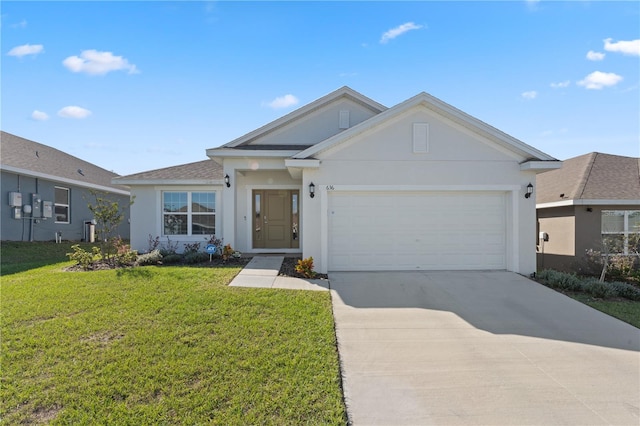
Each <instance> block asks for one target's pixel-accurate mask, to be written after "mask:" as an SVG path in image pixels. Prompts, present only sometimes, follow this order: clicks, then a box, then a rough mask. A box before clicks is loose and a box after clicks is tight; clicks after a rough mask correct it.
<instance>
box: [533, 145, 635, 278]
mask: <svg viewBox="0 0 640 426" xmlns="http://www.w3.org/2000/svg"><path fill="white" fill-rule="evenodd" d="M536 183H537V184H536V187H537V191H536V211H537V219H538V231H539V233H538V246H537V257H538V269H557V270H564V271H572V270H576V268H577V267H578V266H579V265H580V263H581V261H582V260H583V259H584V255H585V252H586V251H587V250H589V249H594V250H601V248H602V240H603V238H607V239H613V240H615V241H616V242H617V244H616V247H617V250H614V251H616V252H618V253H621V254H629V250H628V246H627V242H628V238H629V236H630V235H631V234H633V233H637V232H640V158H635V157H623V156H619V155H610V154H602V153H599V152H592V153H590V154H585V155H581V156H579V157H574V158H571V159H568V160H566V161H564V162H563V166H562V168H560V169H557V170H551V171H548V172H546V173H542V174H539V175H537V177H536ZM545 239H546V240H547V241H545Z"/></svg>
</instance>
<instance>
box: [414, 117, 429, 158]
mask: <svg viewBox="0 0 640 426" xmlns="http://www.w3.org/2000/svg"><path fill="white" fill-rule="evenodd" d="M427 152H429V123H413V153H414V154H426V153H427Z"/></svg>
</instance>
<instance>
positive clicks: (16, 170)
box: [0, 165, 131, 196]
mask: <svg viewBox="0 0 640 426" xmlns="http://www.w3.org/2000/svg"><path fill="white" fill-rule="evenodd" d="M0 170H2V171H7V172H11V173H16V174H19V175H23V176H31V177H34V178H40V179H46V180H50V181H53V182H59V183H66V184H69V185H75V186H80V187H83V188H90V189H96V190H98V191H104V192H110V193H113V194H120V195H127V196H128V195H131V192H130V191H127V190H125V189H120V188H114V187H112V186H106V185H98V184H95V183H89V182H83V181H80V180H75V179H69V178H63V177H60V176H54V175H50V174H47V173H40V172H34V171H32V170H26V169H21V168H18V167H12V166H5V165H0Z"/></svg>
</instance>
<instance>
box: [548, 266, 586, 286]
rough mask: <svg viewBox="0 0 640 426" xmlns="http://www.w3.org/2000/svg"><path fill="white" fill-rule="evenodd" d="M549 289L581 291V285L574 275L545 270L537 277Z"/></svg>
mask: <svg viewBox="0 0 640 426" xmlns="http://www.w3.org/2000/svg"><path fill="white" fill-rule="evenodd" d="M538 276H539V278H540V279H541V280H543V281H544V282H545V283H546V284H547V285H548V286H549V287H552V288H557V289H561V290H566V291H582V290H583V283H582V281H581V280H580V279H579V278H578V277H577V276H576V275H575V274H568V273H566V272H559V271H554V270H552V269H545V270H544V271H542V272H540V274H539V275H538Z"/></svg>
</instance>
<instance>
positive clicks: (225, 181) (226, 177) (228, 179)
mask: <svg viewBox="0 0 640 426" xmlns="http://www.w3.org/2000/svg"><path fill="white" fill-rule="evenodd" d="M224 183H225V184H226V185H227V188H229V187H231V178H229V175H224Z"/></svg>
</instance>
